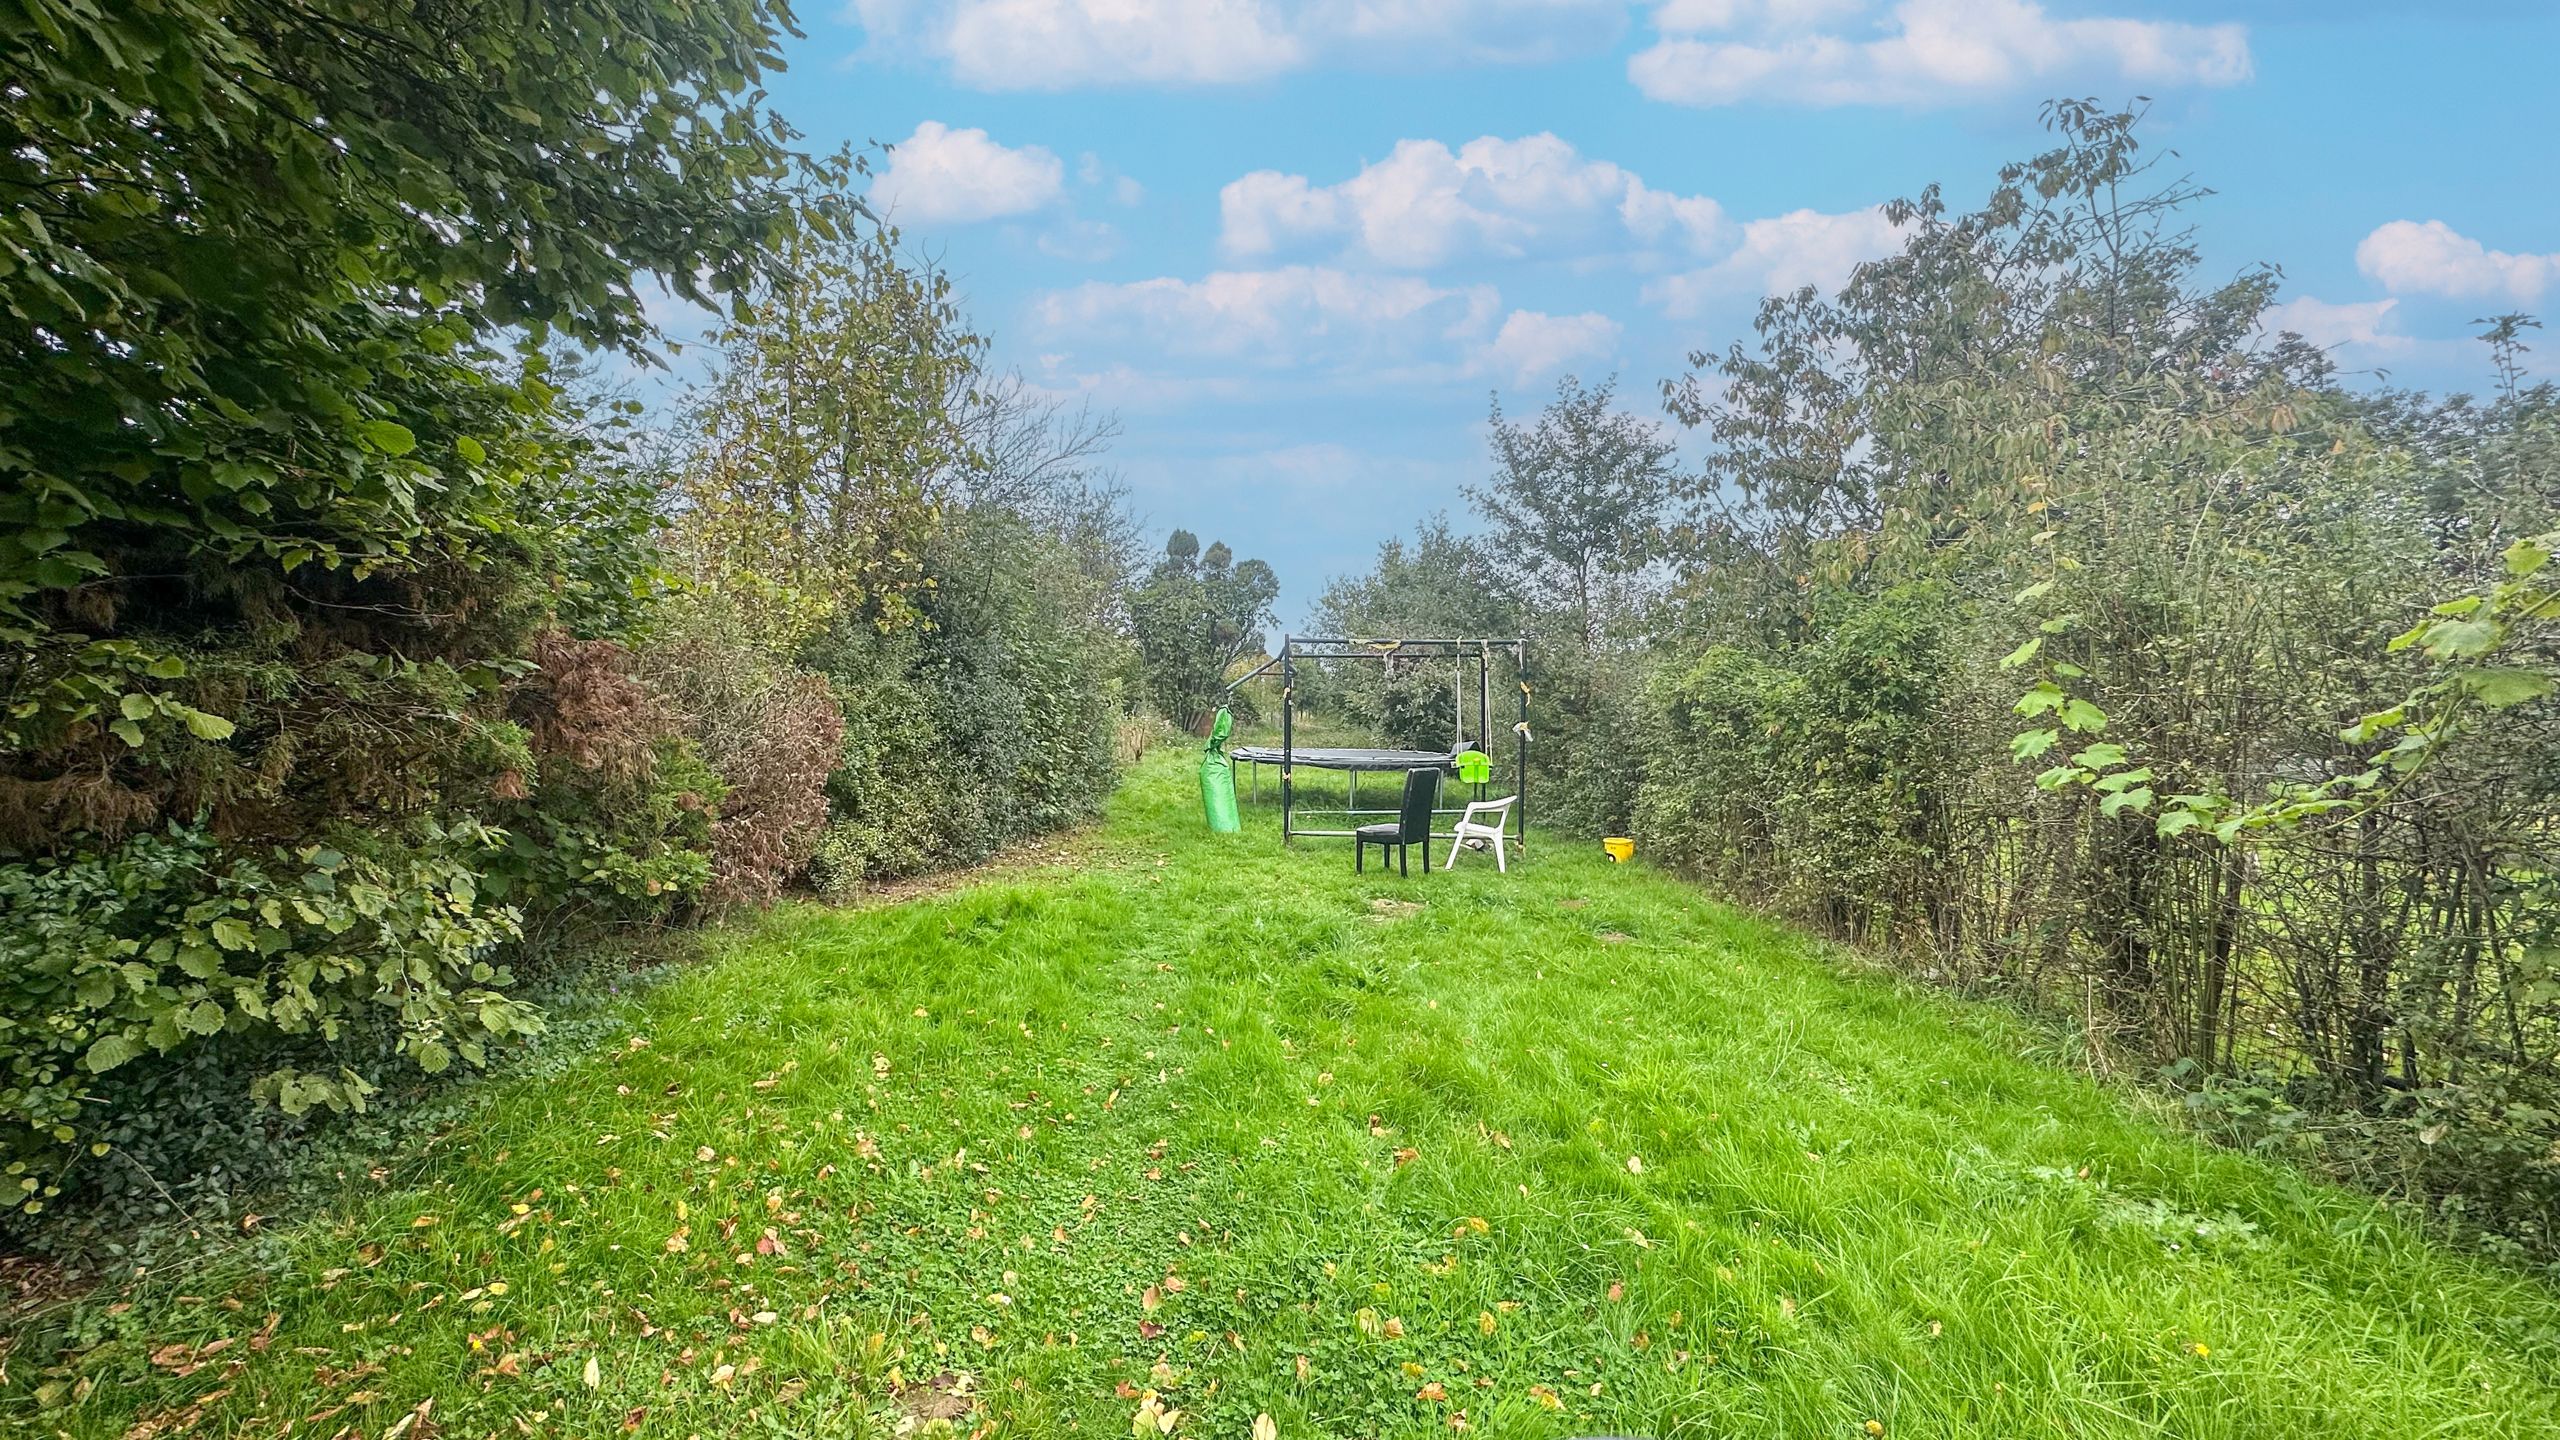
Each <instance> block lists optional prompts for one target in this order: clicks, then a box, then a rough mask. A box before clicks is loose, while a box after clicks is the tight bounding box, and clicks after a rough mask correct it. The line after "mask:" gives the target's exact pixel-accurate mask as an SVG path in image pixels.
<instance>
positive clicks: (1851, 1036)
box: [0, 755, 2560, 1440]
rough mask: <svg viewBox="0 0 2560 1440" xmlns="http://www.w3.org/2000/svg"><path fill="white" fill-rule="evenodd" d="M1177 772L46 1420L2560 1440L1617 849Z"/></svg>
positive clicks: (204, 1427) (757, 970)
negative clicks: (1396, 868)
mask: <svg viewBox="0 0 2560 1440" xmlns="http://www.w3.org/2000/svg"><path fill="white" fill-rule="evenodd" d="M1188 787H1189V780H1188V773H1187V768H1186V766H1185V764H1184V761H1183V758H1182V757H1180V756H1179V755H1176V756H1169V757H1160V758H1158V759H1155V760H1151V761H1150V762H1149V763H1148V764H1147V765H1146V766H1145V767H1143V768H1142V769H1141V771H1140V772H1139V773H1138V774H1137V775H1136V776H1135V777H1133V779H1132V781H1131V783H1130V784H1129V785H1128V786H1127V787H1126V788H1125V789H1124V791H1123V792H1122V794H1121V796H1120V797H1119V798H1118V800H1117V801H1115V803H1114V807H1113V812H1112V815H1111V818H1110V820H1109V821H1108V823H1107V824H1106V825H1105V826H1104V827H1103V828H1102V829H1101V830H1100V831H1099V832H1097V833H1096V834H1095V835H1094V836H1093V837H1091V839H1090V841H1089V843H1086V844H1084V845H1082V846H1080V847H1079V848H1078V849H1077V851H1076V854H1077V858H1076V859H1075V861H1074V862H1073V863H1070V864H1067V865H1057V866H1050V867H1047V868H1042V869H1037V870H1030V871H1017V872H1013V873H1006V874H999V875H997V876H994V877H992V878H990V879H988V880H986V881H985V882H983V883H979V884H975V885H971V886H967V887H964V888H960V889H956V890H953V891H950V892H948V893H943V894H939V895H933V896H928V897H926V898H922V899H918V900H914V901H910V902H908V903H905V904H901V905H897V906H891V907H880V908H872V909H865V910H857V911H851V912H830V911H826V910H823V909H818V908H814V907H807V908H794V909H786V910H784V911H782V912H780V913H778V914H776V915H774V916H772V917H771V918H770V919H768V920H766V921H764V922H762V923H760V924H757V925H755V926H753V927H749V928H746V929H742V930H741V931H739V932H737V933H736V934H734V935H731V936H727V937H724V938H723V939H722V940H721V941H720V943H719V944H718V946H717V947H716V951H717V953H716V958H715V959H714V960H713V962H711V963H708V964H705V965H702V966H700V967H699V968H696V969H692V970H689V971H687V972H685V973H683V974H681V975H680V976H678V977H677V978H675V979H673V980H672V981H670V982H668V983H666V984H664V985H661V986H659V987H657V988H656V989H654V990H652V991H651V992H650V993H648V994H647V995H645V996H644V997H642V998H641V999H639V1000H637V1001H636V1002H634V1003H633V1005H632V1007H631V1009H630V1017H629V1028H628V1033H627V1035H626V1036H625V1037H624V1038H623V1040H622V1041H621V1042H620V1043H619V1044H616V1045H614V1046H612V1047H610V1048H609V1049H606V1050H604V1051H602V1052H600V1053H597V1054H595V1055H594V1056H592V1057H591V1058H588V1059H585V1060H583V1061H580V1062H579V1063H577V1064H574V1065H572V1066H570V1067H568V1068H567V1069H566V1071H565V1072H564V1073H559V1074H555V1075H551V1076H549V1077H547V1078H544V1079H541V1080H539V1081H532V1080H528V1081H518V1082H510V1083H501V1084H496V1085H492V1086H491V1087H490V1090H489V1095H488V1098H487V1102H486V1104H485V1105H484V1106H482V1107H481V1108H480V1109H478V1111H477V1112H476V1115H475V1118H474V1119H473V1120H472V1121H471V1122H470V1123H469V1124H468V1125H467V1126H465V1127H464V1128H462V1129H460V1130H458V1131H457V1132H455V1133H452V1134H450V1135H448V1136H445V1137H443V1138H442V1139H441V1141H440V1142H439V1143H438V1144H436V1145H434V1146H432V1147H430V1148H429V1150H428V1151H427V1152H426V1153H425V1154H423V1155H420V1156H416V1157H413V1158H412V1159H410V1160H408V1161H407V1162H405V1163H403V1164H402V1165H400V1166H396V1167H394V1168H393V1169H392V1170H391V1171H390V1172H389V1173H387V1174H385V1175H384V1176H382V1177H381V1178H380V1179H379V1180H377V1181H372V1182H367V1181H365V1180H364V1179H363V1178H362V1177H358V1178H357V1179H356V1181H355V1182H354V1183H353V1185H352V1188H351V1189H350V1190H349V1191H348V1193H347V1195H346V1196H345V1198H344V1200H343V1201H342V1202H341V1203H340V1204H338V1205H337V1206H335V1207H332V1209H331V1210H330V1211H329V1212H328V1213H326V1214H324V1215H321V1216H318V1217H315V1218H311V1219H309V1220H307V1221H305V1222H304V1223H302V1224H301V1225H300V1226H299V1228H297V1229H295V1230H294V1231H292V1232H291V1233H290V1234H289V1235H288V1236H287V1237H286V1238H285V1239H284V1240H283V1241H282V1243H281V1246H280V1248H276V1247H271V1248H270V1249H269V1251H268V1252H266V1253H267V1256H268V1259H267V1260H266V1261H265V1262H264V1263H261V1264H260V1265H258V1266H257V1267H256V1268H250V1267H248V1266H247V1265H245V1264H231V1265H216V1266H215V1267H213V1268H212V1269H210V1270H200V1271H197V1272H194V1273H190V1274H186V1275H183V1276H179V1277H175V1278H169V1279H163V1278H160V1277H149V1276H146V1277H144V1278H142V1279H140V1280H138V1281H136V1282H134V1283H133V1284H132V1285H131V1286H130V1287H128V1288H125V1289H123V1290H120V1291H119V1290H107V1291H101V1292H99V1293H98V1294H96V1295H94V1296H92V1297H91V1298H90V1299H89V1300H87V1301H86V1302H84V1303H83V1304H82V1305H81V1306H80V1307H79V1308H78V1309H77V1310H76V1311H75V1312H73V1313H71V1314H69V1315H67V1316H64V1317H58V1318H57V1320H56V1322H55V1323H54V1324H53V1325H52V1326H49V1327H48V1328H47V1330H46V1331H45V1333H42V1334H36V1335H30V1336H27V1337H24V1342H25V1343H22V1344H21V1345H20V1346H19V1347H18V1348H17V1350H16V1352H15V1353H14V1354H13V1355H12V1356H11V1357H10V1362H9V1365H10V1372H11V1373H10V1376H9V1380H8V1384H7V1396H6V1400H5V1403H6V1404H7V1405H8V1406H9V1407H10V1408H9V1409H8V1410H7V1411H5V1412H0V1420H5V1422H6V1423H9V1424H12V1425H16V1426H19V1427H22V1428H23V1429H24V1430H25V1431H26V1432H28V1433H38V1434H46V1433H55V1432H60V1433H67V1434H72V1435H102V1436H103V1435H126V1434H135V1435H165V1434H176V1433H182V1432H188V1431H189V1427H192V1432H191V1433H198V1434H240V1435H284V1434H297V1435H313V1436H329V1435H335V1434H341V1433H344V1434H349V1435H364V1436H385V1435H394V1434H397V1435H402V1436H407V1437H411V1440H416V1437H421V1436H425V1435H428V1434H434V1433H441V1434H444V1435H447V1436H457V1435H481V1434H499V1435H517V1434H547V1435H562V1436H594V1435H613V1434H622V1433H637V1434H642V1435H663V1436H687V1435H704V1436H714V1435H718V1436H729V1435H794V1436H799V1435H825V1436H854V1435H891V1434H897V1433H902V1432H907V1431H915V1430H922V1429H934V1428H937V1427H940V1426H943V1425H945V1424H947V1425H949V1427H950V1428H952V1429H954V1430H956V1431H958V1432H960V1433H964V1434H965V1433H973V1432H976V1433H984V1434H987V1435H1007V1436H1042V1435H1057V1434H1087V1435H1100V1436H1115V1435H1127V1434H1129V1433H1130V1432H1131V1428H1132V1423H1133V1421H1134V1420H1136V1419H1138V1418H1140V1416H1141V1412H1144V1417H1145V1418H1146V1419H1147V1421H1148V1422H1149V1423H1150V1424H1153V1425H1155V1426H1156V1427H1157V1429H1158V1431H1159V1433H1163V1432H1164V1431H1165V1429H1166V1427H1168V1426H1169V1427H1170V1432H1169V1433H1171V1434H1173V1435H1176V1436H1219V1437H1243V1436H1246V1435H1247V1434H1249V1433H1250V1432H1251V1430H1252V1427H1253V1424H1254V1420H1255V1417H1256V1416H1257V1415H1260V1414H1265V1413H1267V1414H1269V1415H1270V1416H1271V1417H1272V1418H1273V1420H1274V1422H1275V1424H1276V1427H1277V1430H1278V1433H1279V1434H1280V1435H1281V1436H1284V1437H1288V1436H1315V1435H1328V1436H1370V1435H1377V1436H1388V1435H1406V1436H1421V1435H1444V1434H1449V1433H1453V1432H1456V1431H1460V1430H1465V1431H1471V1432H1473V1433H1479V1434H1485V1435H1504V1436H1508V1435H1528V1436H1562V1435H1572V1434H1589V1433H1600V1432H1606V1433H1615V1434H1628V1435H1660V1436H1670V1435H1700V1436H1705V1435H1750V1436H1797V1435H1803V1436H1843V1437H1854V1436H1861V1435H1869V1434H1877V1433H1881V1434H1885V1435H1908V1436H1955V1435H1978V1436H2023V1435H2073V1436H2114V1435H2170V1436H2181V1437H2187V1436H2222V1435H2252V1436H2259V1435H2263V1436H2286V1437H2294V1436H2307V1435H2322V1434H2335V1435H2344V1436H2359V1437H2361V1436H2386V1435H2387V1436H2410V1437H2414V1436H2421V1435H2500V1436H2505V1435H2560V1300H2555V1297H2554V1296H2553V1295H2552V1294H2551V1293H2550V1292H2549V1291H2548V1290H2546V1289H2543V1288H2540V1287H2539V1286H2537V1285H2536V1284H2534V1283H2533V1282H2531V1281H2528V1280H2524V1279H2520V1278H2517V1277H2514V1276H2511V1275H2507V1274H2504V1273H2501V1272H2499V1271H2497V1270H2495V1269H2493V1268H2491V1267H2489V1266H2486V1265H2483V1264H2480V1263H2477V1262H2474V1261H2471V1260H2468V1259H2466V1258H2463V1257H2460V1256H2458V1255H2455V1254H2452V1253H2450V1252H2447V1251H2445V1250H2443V1249H2440V1248H2437V1247H2435V1246H2432V1245H2430V1244H2428V1243H2426V1242H2424V1241H2423V1240H2421V1239H2420V1238H2418V1237H2416V1236H2415V1235H2413V1234H2412V1233H2410V1232H2409V1231H2407V1230H2405V1229H2404V1228H2402V1227H2401V1226H2399V1225H2397V1224H2395V1223H2393V1222H2392V1221H2390V1220H2389V1219H2388V1218H2386V1217H2385V1216H2383V1215H2382V1214H2381V1213H2380V1212H2378V1211H2377V1210H2376V1209H2375V1208H2374V1207H2373V1206H2372V1205H2370V1204H2369V1203H2366V1202H2363V1201H2360V1200H2357V1199H2355V1198H2353V1197H2350V1196H2347V1195H2345V1194H2342V1193H2340V1192H2337V1191H2335V1190H2332V1189H2328V1188H2326V1187H2323V1186H2319V1185H2316V1184H2313V1183H2310V1182H2308V1181H2306V1180H2304V1179H2302V1178H2300V1177H2298V1176H2295V1175H2293V1174H2291V1173H2289V1172H2286V1171H2283V1170H2280V1169H2277V1168H2274V1167H2271V1166H2268V1165H2265V1164H2261V1163H2258V1162H2256V1161H2253V1160H2251V1159H2249V1158H2246V1157H2243V1156H2238V1155H2233V1154H2228V1153H2223V1152H2219V1151H2216V1150H2213V1149H2211V1148H2208V1147H2206V1146H2203V1145H2200V1144H2198V1143H2195V1142H2194V1141H2192V1140H2190V1139H2187V1138H2185V1137H2182V1136H2179V1135H2176V1134H2174V1133H2171V1132H2170V1131H2168V1130H2166V1129H2163V1128H2161V1127H2160V1126H2158V1125H2156V1124H2154V1123H2152V1122H2150V1121H2149V1120H2146V1119H2145V1118H2143V1117H2142V1116H2140V1115H2139V1114H2137V1113H2135V1111H2134V1110H2132V1109H2131V1108H2129V1107H2128V1104H2127V1102H2126V1101H2125V1100H2124V1099H2123V1098H2122V1097H2120V1096H2115V1095H2111V1094H2108V1093H2105V1092H2104V1091H2102V1090H2101V1089H2100V1088H2099V1087H2097V1086H2094V1085H2092V1084H2090V1083H2088V1082H2087V1081H2085V1080H2083V1079H2081V1078H2078V1077H2075V1076H2073V1075H2070V1074H2067V1073H2064V1072H2062V1071H2059V1070H2056V1069H2051V1068H2047V1067H2045V1066H2042V1065H2039V1064H2037V1063H2035V1062H2033V1061H2032V1060H2029V1059H2024V1058H2021V1052H2022V1051H2025V1050H2028V1049H2031V1048H2032V1047H2033V1046H2034V1044H2035V1036H2034V1034H2033V1032H2032V1031H2030V1030H2028V1029H2027V1028H2025V1027H2023V1026H2021V1025H2019V1024H2017V1023H2016V1022H2014V1021H2011V1020H2009V1019H2007V1018H2005V1017H2004V1016H2002V1015H2001V1014H2000V1013H1999V1012H1997V1011H1995V1010H1991V1009H1986V1008H1981V1007H1970V1006H1965V1005H1962V1004H1959V1003H1956V1002H1953V1001H1948V1000H1944V999H1940V998H1936V997H1931V996H1927V995H1923V994H1918V993H1914V992H1910V991H1906V990H1903V989H1899V988H1896V987H1894V986H1892V985H1889V984H1887V983H1883V982H1881V981H1878V980H1875V979H1872V978H1865V977H1858V976H1849V975H1843V974H1840V973H1837V972H1835V971H1834V970H1833V969H1832V968H1830V967H1828V966H1826V965H1825V964H1824V963H1823V962H1822V960H1821V959H1820V957H1819V956H1817V955H1816V954H1814V953H1813V952H1812V951H1811V950H1809V949H1808V948H1807V947H1805V946H1804V945H1802V944H1801V943H1800V942H1798V941H1796V940H1794V939H1792V938H1790V937H1789V936H1787V935H1786V934H1784V933H1782V932H1779V931H1777V930H1774V929H1772V928H1770V927H1768V926H1764V925H1761V924H1758V923H1754V922H1751V921H1748V920H1745V919H1742V918H1739V917H1736V916H1734V915H1732V914H1730V913H1728V912H1726V911H1724V910H1722V909H1720V908H1718V907H1716V906H1713V905H1710V904H1706V903H1703V902H1702V901H1701V900H1700V899H1699V898H1698V896H1697V895H1696V894H1695V893H1694V892H1693V891H1691V890H1689V889H1687V888H1685V887H1683V886H1681V885H1679V884H1678V883H1676V882H1674V881H1672V880H1669V879H1666V878H1664V877H1661V876H1658V875H1655V874H1652V873H1650V872H1648V871H1646V870H1644V869H1642V868H1641V867H1637V868H1631V869H1617V868H1611V867H1609V866H1607V865H1606V863H1605V862H1604V861H1602V860H1601V859H1600V858H1599V857H1598V856H1596V855H1585V854H1583V853H1581V852H1580V851H1579V850H1578V849H1576V850H1570V851H1569V850H1565V849H1561V848H1558V847H1553V846H1541V847H1540V849H1539V852H1538V853H1537V854H1536V856H1535V857H1534V858H1533V859H1531V860H1530V861H1529V862H1528V863H1527V864H1526V865H1524V866H1522V867H1521V868H1519V869H1517V870H1515V871H1514V872H1513V873H1512V874H1511V875H1508V876H1498V875H1496V874H1495V873H1494V872H1493V870H1492V867H1491V865H1490V864H1489V863H1480V862H1477V861H1474V860H1470V861H1468V862H1466V864H1465V865H1464V866H1463V868H1462V869H1461V870H1460V871H1459V872H1458V873H1457V874H1455V875H1447V874H1435V875H1433V876H1432V877H1431V878H1429V879H1427V880H1426V879H1425V878H1424V877H1423V876H1422V875H1421V874H1420V873H1419V872H1418V871H1417V872H1416V873H1415V874H1414V875H1413V876H1412V878H1410V879H1397V878H1392V877H1386V876H1381V875H1379V874H1377V873H1376V872H1375V871H1373V872H1372V873H1371V874H1370V875H1368V876H1366V877H1354V876H1353V874H1352V872H1351V867H1350V859H1349V856H1348V855H1347V854H1346V853H1344V852H1342V851H1340V850H1338V849H1336V848H1333V847H1332V846H1331V845H1325V844H1310V845H1307V846H1305V847H1303V848H1301V849H1300V850H1299V851H1297V852H1295V853H1289V854H1283V853H1282V852H1281V851H1280V848H1279V846H1278V843H1277V839H1276V835H1275V834H1274V830H1275V828H1276V827H1275V826H1273V825H1272V824H1270V823H1269V817H1267V816H1263V815H1252V814H1249V816H1248V833H1247V834H1245V835H1243V836H1241V837H1236V838H1234V839H1232V840H1227V841H1217V840H1213V839H1211V838H1210V837H1206V836H1203V835H1201V834H1199V833H1198V830H1197V823H1196V819H1195V817H1194V806H1195V803H1196V802H1195V801H1194V800H1193V798H1192V797H1191V794H1190V791H1189V788H1188ZM278 1256H280V1257H281V1258H280V1259H279V1258H276V1257H278ZM57 1332H58V1333H57ZM66 1346H67V1347H68V1349H67V1351H66V1352H65V1353H66V1358H65V1360H64V1362H63V1363H62V1364H61V1365H59V1366H56V1367H54V1371H53V1373H52V1374H50V1375H47V1374H45V1373H43V1371H44V1369H45V1366H46V1363H47V1362H48V1361H49V1360H51V1359H52V1358H53V1356H54V1354H55V1353H56V1352H57V1350H61V1349H63V1348H64V1347H66ZM38 1386H47V1387H49V1388H48V1389H47V1390H46V1395H45V1398H46V1399H47V1400H49V1401H50V1402H52V1403H51V1405H50V1408H43V1409H39V1408H38V1404H37V1401H36V1399H35V1398H34V1391H35V1390H36V1388H37V1387H38ZM413 1417H414V1418H413ZM1879 1427H1880V1428H1879Z"/></svg>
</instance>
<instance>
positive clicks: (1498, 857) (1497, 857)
mask: <svg viewBox="0 0 2560 1440" xmlns="http://www.w3.org/2000/svg"><path fill="white" fill-rule="evenodd" d="M1493 868H1494V869H1495V870H1497V871H1499V872H1501V873H1502V874H1505V875H1508V874H1510V873H1511V866H1510V864H1509V863H1508V862H1507V861H1505V860H1504V859H1503V858H1502V837H1501V836H1500V835H1496V836H1494V837H1493Z"/></svg>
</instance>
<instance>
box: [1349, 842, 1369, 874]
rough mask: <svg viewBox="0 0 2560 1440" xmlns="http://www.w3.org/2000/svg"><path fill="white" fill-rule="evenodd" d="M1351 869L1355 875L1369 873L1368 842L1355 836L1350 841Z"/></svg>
mask: <svg viewBox="0 0 2560 1440" xmlns="http://www.w3.org/2000/svg"><path fill="white" fill-rule="evenodd" d="M1351 870H1352V873H1353V874H1356V875H1366V874H1368V873H1369V842H1368V841H1366V840H1362V839H1360V838H1358V837H1356V836H1355V837H1353V839H1352V841H1351Z"/></svg>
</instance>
